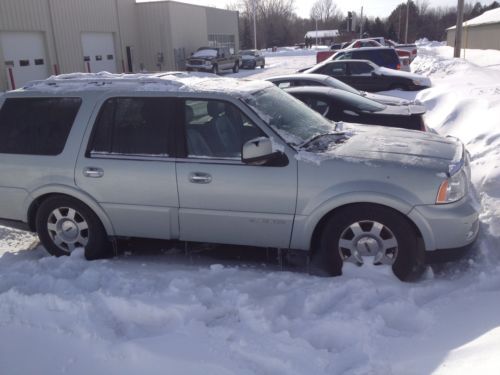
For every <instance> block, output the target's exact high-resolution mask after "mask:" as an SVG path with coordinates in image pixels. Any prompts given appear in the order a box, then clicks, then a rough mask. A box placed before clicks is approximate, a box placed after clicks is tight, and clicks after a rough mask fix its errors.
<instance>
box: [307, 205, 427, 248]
mask: <svg viewBox="0 0 500 375" xmlns="http://www.w3.org/2000/svg"><path fill="white" fill-rule="evenodd" d="M356 206H358V207H359V206H377V207H383V208H386V209H389V210H391V211H394V212H395V213H397V214H399V215H400V216H401V217H402V218H404V220H406V222H407V223H408V224H410V225H411V227H412V228H413V229H414V230H415V234H416V235H417V238H419V239H423V236H422V232H421V231H420V229H419V227H418V226H417V224H416V223H415V222H414V221H413V220H411V219H410V218H409V217H408V215H407V214H405V213H404V212H402V211H400V210H398V209H395V208H394V207H390V206H388V205H384V204H380V203H373V202H357V203H348V204H344V205H342V206H339V207H336V208H334V209H333V210H331V211H329V212H327V213H326V214H325V215H323V217H321V219H320V220H319V221H318V223H317V224H316V226H315V227H314V230H313V233H312V235H311V240H310V250H311V254H312V253H314V251H316V250H317V249H318V246H319V241H320V239H321V234H322V232H323V230H324V227H325V224H326V223H327V222H328V220H329V219H330V218H331V217H332V216H333V215H335V214H336V213H338V212H340V211H341V210H344V209H347V208H350V207H356Z"/></svg>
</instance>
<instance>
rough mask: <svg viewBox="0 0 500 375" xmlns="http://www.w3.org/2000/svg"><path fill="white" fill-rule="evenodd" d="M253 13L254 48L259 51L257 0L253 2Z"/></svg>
mask: <svg viewBox="0 0 500 375" xmlns="http://www.w3.org/2000/svg"><path fill="white" fill-rule="evenodd" d="M252 13H253V48H254V49H257V19H256V18H257V17H256V15H255V0H252Z"/></svg>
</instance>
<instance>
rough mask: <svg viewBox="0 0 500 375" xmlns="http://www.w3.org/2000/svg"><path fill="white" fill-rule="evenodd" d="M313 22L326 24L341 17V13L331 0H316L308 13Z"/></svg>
mask: <svg viewBox="0 0 500 375" xmlns="http://www.w3.org/2000/svg"><path fill="white" fill-rule="evenodd" d="M309 14H310V16H311V18H312V19H313V20H318V21H321V22H323V23H328V22H330V21H332V20H337V19H339V18H341V17H342V15H341V12H340V10H339V8H338V7H337V5H336V4H335V3H334V2H333V0H316V1H315V2H314V4H313V5H312V7H311V12H310V13H309Z"/></svg>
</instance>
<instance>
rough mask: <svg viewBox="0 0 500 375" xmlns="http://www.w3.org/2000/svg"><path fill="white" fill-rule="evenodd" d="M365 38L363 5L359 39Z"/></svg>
mask: <svg viewBox="0 0 500 375" xmlns="http://www.w3.org/2000/svg"><path fill="white" fill-rule="evenodd" d="M361 38H363V7H361V24H360V26H359V39H361Z"/></svg>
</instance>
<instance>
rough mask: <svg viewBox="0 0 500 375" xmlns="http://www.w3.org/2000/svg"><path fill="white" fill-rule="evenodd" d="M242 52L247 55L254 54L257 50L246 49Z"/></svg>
mask: <svg viewBox="0 0 500 375" xmlns="http://www.w3.org/2000/svg"><path fill="white" fill-rule="evenodd" d="M241 54H242V55H245V56H254V55H255V52H254V51H252V50H246V51H241Z"/></svg>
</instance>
